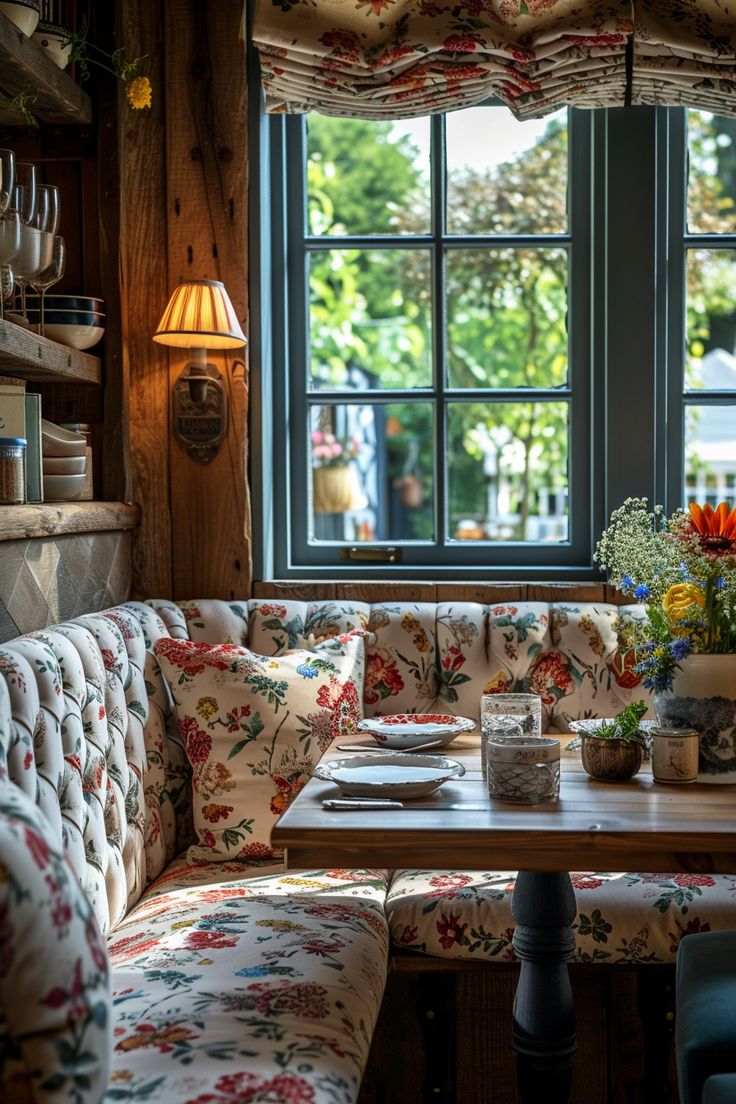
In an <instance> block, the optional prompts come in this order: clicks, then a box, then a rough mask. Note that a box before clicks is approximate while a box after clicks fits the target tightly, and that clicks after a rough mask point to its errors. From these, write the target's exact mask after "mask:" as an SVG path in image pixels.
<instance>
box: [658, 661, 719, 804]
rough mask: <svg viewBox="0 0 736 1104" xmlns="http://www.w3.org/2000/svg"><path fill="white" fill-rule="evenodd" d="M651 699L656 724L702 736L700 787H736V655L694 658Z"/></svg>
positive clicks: (699, 767)
mask: <svg viewBox="0 0 736 1104" xmlns="http://www.w3.org/2000/svg"><path fill="white" fill-rule="evenodd" d="M680 666H681V669H680V670H679V671H676V672H675V677H674V679H673V681H672V690H671V691H669V690H668V691H666V692H664V693H661V694H655V696H654V708H655V711H656V714H657V720H658V722H659V724H661V725H663V726H665V727H667V728H695V729H697V731H698V732H699V733H700V741H699V757H698V782H710V783H731V782H736V655H692V656H688V657H687V659H684V660H683V661H682V663H681V665H680Z"/></svg>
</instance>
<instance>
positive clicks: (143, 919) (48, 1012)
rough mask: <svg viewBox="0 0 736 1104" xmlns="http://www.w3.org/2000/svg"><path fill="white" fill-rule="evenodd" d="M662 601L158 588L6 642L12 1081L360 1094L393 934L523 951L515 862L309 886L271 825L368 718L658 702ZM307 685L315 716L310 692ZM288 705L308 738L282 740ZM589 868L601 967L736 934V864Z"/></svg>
mask: <svg viewBox="0 0 736 1104" xmlns="http://www.w3.org/2000/svg"><path fill="white" fill-rule="evenodd" d="M641 616H642V610H641V609H640V608H639V607H618V606H615V605H613V604H608V603H584V604H580V603H577V604H576V603H572V602H567V603H565V602H561V603H549V602H509V603H502V604H497V605H484V604H480V603H472V602H465V603H458V602H447V603H421V602H403V601H402V602H393V603H392V602H390V601H386V602H373V603H367V602H357V601H355V602H346V601H332V600H325V601H310V602H302V601H296V600H281V599H268V598H257V599H250V600H248V601H243V602H223V601H215V600H203V601H192V602H183V603H179V604H175V603H173V602H170V601H167V600H152V601H150V602H149V603H128V604H126V605H123V606H119V607H116V608H114V609H112V610H108V611H105V612H103V613H100V614H90V615H88V616H85V617H80V618H78V619H76V620H74V621H72V622H68V623H66V624H63V625H58V626H52V627H50V628H48V629H44V630H42V631H39V632H35V633H31V634H29V635H27V636H24V637H19V638H17V639H15V640H12V641H10V642H8V643H6V644H4V645H2V646H1V647H0V763H2V778H1V779H0V812H1V813H2V816H1V817H0V824H1V825H2V829H1V832H0V951H1V952H2V959H1V961H0V1053H2V1070H3V1080H4V1084H5V1086H7V1087H8V1092H10V1090H11V1088H12V1090H13V1091H15V1092H16V1096H18V1098H20V1099H23V1097H22V1096H20V1095H19V1094H20V1091H21V1089H20V1087H21V1086H25V1087H26V1089H28V1087H29V1086H30V1091H29V1092H27V1094H26V1097H25V1098H27V1099H33V1100H39V1101H41V1100H42V1101H47V1100H48V1101H51V1100H53V1101H56V1100H80V1101H84V1102H85V1104H86V1102H87V1101H88V1100H90V1101H91V1100H94V1099H100V1098H101V1096H102V1094H103V1092H104V1097H105V1099H106V1100H107V1101H128V1100H129V1101H138V1100H155V1101H164V1102H168V1101H172V1102H173V1101H177V1102H178V1104H185V1102H186V1104H188V1102H190V1101H191V1102H196V1104H235V1101H264V1102H265V1101H282V1100H283V1101H284V1102H288V1104H292V1102H294V1104H302V1102H304V1104H311V1102H312V1101H314V1102H316V1104H322V1102H324V1104H342V1102H343V1101H345V1102H347V1101H353V1100H355V1099H356V1098H357V1094H358V1087H359V1084H360V1079H361V1075H362V1073H363V1071H364V1069H365V1066H366V1062H367V1058H368V1050H369V1046H370V1042H371V1037H372V1034H373V1031H374V1028H375V1025H376V1020H377V1017H378V1012H379V1007H380V1005H381V999H382V994H383V990H384V984H385V980H386V975H387V969H388V962H389V947H390V945H391V944H392V945H393V948H394V951H395V953H397V954H399V955H402V956H404V958H405V959H406V958H407V957H408V958H411V959H412V960H413V961H415V962H419V961H427V962H429V961H434V962H442V963H446V962H448V961H450V960H453V961H456V962H458V964H462V962H463V961H464V960H465V961H468V962H481V963H483V964H488V963H503V964H506V965H508V963H510V962H511V961H512V960H513V951H512V947H511V928H512V920H511V913H510V895H511V889H512V887H513V881H514V876H515V872H514V871H512V870H504V871H487V872H477V871H476V872H469V871H463V870H462V869H458V870H454V871H394V872H388V871H349V872H348V871H342V870H320V871H306V872H299V874H298V875H294V874H293V873H286V872H285V871H284V870H283V868H282V866H281V864H280V863H279V857H278V856H277V855H274V854H273V853H272V852H271V851H270V849H269V847H268V831H267V826H268V823H269V822H273V820H274V819H275V817H276V816H277V815H278V814H279V812H280V811H282V809H283V808H284V807H285V804H286V803H287V802H288V801H289V800H290V797H291V796H292V795H293V794H294V793H295V792H296V790H297V789H298V788H299V785H301V784H302V782H303V781H304V779H305V778H306V775H307V772H308V769H309V765H310V763H312V762H314V761H315V760H316V758H318V757H319V754H320V752H321V750H323V749H324V747H325V746H327V744H328V743H329V742H330V741H331V740H332V739H333V738H334V737H335V736H338V737H339V736H340V735H341V733H342V732H343V731H346V730H348V729H349V725H350V724H352V723H353V722H354V719H355V717H356V716H357V715H359V714H360V713H361V712H364V713H365V715H368V716H370V715H375V714H378V713H388V712H410V711H428V710H431V711H437V710H442V711H444V712H446V711H451V712H455V713H457V714H461V715H467V716H472V717H475V718H476V719H477V717H478V713H479V702H480V695H481V693H483V691H484V690H505V689H513V690H525V691H526V690H528V691H531V692H533V693H539V694H540V695H541V697H542V702H543V712H544V726H545V728H546V729H547V730H550V731H564V730H565V729H566V727H567V723H568V721H569V719H570V718H573V717H581V716H589V715H610V714H612V713H613V712H615V711H617V710H619V709H620V708H622V706H623V705H625V704H626V703H627V702H628V701H630V700H632V698H635V697H638V696H641V688H640V687H639V686H638V680H637V678H636V675H635V673H634V672H633V671H632V670H631V655H630V654H629V652H628V649H627V646H626V642H627V624H628V623H629V622H630V620H631V619H634V618H637V617H641ZM208 646H210V647H208ZM211 646H217V647H211ZM239 646H247V648H248V649H251V650H252V652H253V653H256V656H255V659H254V658H252V657H251V658H245V659H241V658H238V656H239V655H240V653H239ZM295 650H296V652H295ZM247 655H248V653H246V657H247ZM363 655H364V657H365V668H364V669H363ZM258 657H268V658H265V659H261V658H258ZM289 665H291V666H289ZM162 668H163V671H164V673H165V675H166V678H164V675H163V674H162ZM348 668H349V673H348V674H346V671H348ZM233 680H234V685H235V687H236V689H237V687H238V686H239V687H240V696H239V697H238V696H237V695H236V696H235V697H234V698H233V699H232V700H230V701H228V700H227V693H228V692H230V691H232V688H233ZM243 684H247V688H248V689H247V694H246V697H247V699H248V700H247V701H245V702H243V691H242V686H243ZM297 684H298V685H299V687H300V691H299V692H300V693H302V692H303V687H304V686H305V685H307V686H309V687H310V688H311V690H312V693H313V700H312V699H310V702H311V703H312V704H311V705H310V706H309V707H307V706H304V707H303V706H302V705H301V699H300V704H299V705H297V704H295V701H290V698H289V695H290V694H291V693H292V691H293V688H294V686H296V685H297ZM228 688H229V689H228ZM293 692H294V693H296V691H293ZM172 695H173V698H172ZM174 700H175V702H176V706H177V713H178V725H177V723H176V718H175V715H174V711H173V701H174ZM315 703H316V704H315ZM300 710H301V712H300ZM256 716H257V717H258V721H257V723H256V720H255V718H256ZM287 718H291V720H290V722H289V723H291V724H293V725H295V729H294V731H296V732H297V734H298V747H297V749H296V751H295V750H294V748H293V747H291V746H286V747H285V748H284V749H283V750H281V751H279V752H278V756H277V752H276V749H277V745H278V740H279V738H280V737H279V733H281V732H282V731H283V729H282V725H283V724H285V723H286V719H287ZM269 725H270V727H269ZM224 734H229V735H228V736H227V737H226V738H227V739H228V740H229V741H230V742H229V744H227V745H226V749H227V750H226V755H225V756H224V760H223V761H220V762H216V761H214V760H213V758H212V755H211V751H212V746H211V745H213V742H215V741H216V740H219V739H221V738H222V737H223V736H224ZM243 734H245V735H243ZM268 741H270V743H269V742H268ZM266 744H268V747H267V754H265V757H262V758H261V759H258V758H257V757H256V758H255V759H254V758H252V757H251V758H250V759H249V760H248V763H247V766H246V767H245V768H242V769H241V773H240V774H239V775H238V774H237V770H236V768H237V767H238V764H241V763H242V758H243V757H244V756H247V755H249V754H250V750H251V749H256V748H263V747H266ZM246 745H247V746H246ZM185 748H186V750H185ZM259 754H260V753H259ZM192 768H193V770H194V784H192ZM243 786H244V787H245V790H244V792H245V793H246V794H247V795H249V796H248V797H246V799H245V801H244V802H243V803H242V804H241V806H238V795H239V794H242V792H243ZM264 787H265V789H264ZM257 793H258V794H260V797H259V798H258V801H260V802H261V803H262V800H263V794H264V793H266V794H267V801H266V804H265V806H263V807H260V806H259V809H260V812H259V811H254V809H252V808H250V807H249V806H250V804H251V800H252V804H253V805H254V806H255V805H256V804H257V802H256V797H255V796H253V798H252V799H251V797H250V795H251V794H253V795H256V794H257ZM264 826H265V827H264ZM259 835H260V837H261V838H260V839H257V838H256V837H257V836H259ZM573 880H574V886H575V892H576V899H577V905H578V915H577V917H576V921H575V930H576V941H577V942H576V952H575V958H574V961H576V962H578V963H581V964H590V963H594V964H605V965H608V964H614V963H616V964H618V963H620V964H636V965H637V966H638V965H640V964H647V965H650V964H662V963H672V962H673V961H674V957H675V954H676V951H677V946H678V944H679V942H680V940H681V939H682V936H683V935H684V934H687V933H689V932H696V931H701V930H708V929H714V930H715V929H725V928H732V927H735V926H736V898H735V897H734V892H736V876H734V877H731V876H725V875H723V876H719V877H713V876H709V875H681V874H679V875H670V874H668V873H667V872H664V873H656V872H655V873H652V874H649V875H641V874H636V875H634V874H627V873H625V872H624V873H620V872H610V871H605V872H589V871H588V872H582V873H580V874H576V875H575V876H574V879H573ZM98 931H99V932H101V933H102V936H103V937H104V946H103V943H102V941H101V940H100V939H99V937H98V935H97V934H96V933H97V932H98ZM109 989H111V993H112V998H111V1003H110V997H109V995H108V990H109ZM49 1071H54V1072H52V1073H50V1072H49ZM105 1084H107V1088H106V1089H104V1088H103V1086H104V1085H105ZM9 1098H10V1099H12V1097H9Z"/></svg>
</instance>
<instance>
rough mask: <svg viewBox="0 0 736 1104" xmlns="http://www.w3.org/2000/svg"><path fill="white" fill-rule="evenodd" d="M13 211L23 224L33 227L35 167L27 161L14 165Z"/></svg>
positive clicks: (35, 192) (35, 195)
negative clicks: (16, 212)
mask: <svg viewBox="0 0 736 1104" xmlns="http://www.w3.org/2000/svg"><path fill="white" fill-rule="evenodd" d="M15 196H16V200H15V209H16V210H17V211H18V212H19V213H20V217H21V219H22V220H23V222H25V223H27V224H28V226H33V220H34V218H35V217H36V199H37V184H36V166H35V165H32V164H31V163H30V162H29V161H16V163H15Z"/></svg>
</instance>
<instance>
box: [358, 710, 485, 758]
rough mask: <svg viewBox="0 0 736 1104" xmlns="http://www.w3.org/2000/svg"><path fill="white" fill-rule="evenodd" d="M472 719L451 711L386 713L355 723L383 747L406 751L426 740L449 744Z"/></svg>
mask: <svg viewBox="0 0 736 1104" xmlns="http://www.w3.org/2000/svg"><path fill="white" fill-rule="evenodd" d="M474 728H475V721H473V720H471V718H470V717H454V716H453V715H452V714H451V713H390V714H388V715H387V716H385V717H366V719H365V720H364V721H361V722H360V724H359V725H358V729H359V731H360V732H368V733H370V735H371V736H372V737H373V739H374V740H375V741H376V742H377V743H379V744H382V745H383V747H387V748H396V749H397V750H408V749H409V748H412V747H414V746H416V745H417V744H426V743H429V742H430V741H431V742H432V743H436V744H437V745H438V746H441V745H444V744H449V743H450V741H451V740H454V739H455V737H456V736H458V735H459V734H460V733H461V732H470V731H471V730H472V729H474Z"/></svg>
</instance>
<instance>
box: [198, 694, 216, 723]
mask: <svg viewBox="0 0 736 1104" xmlns="http://www.w3.org/2000/svg"><path fill="white" fill-rule="evenodd" d="M216 712H217V701H216V700H215V698H209V697H207V698H200V699H199V701H198V702H197V713H199V715H200V717H204V719H205V720H206V721H208V720H209V719H210V717H211V716H212V714H213V713H216Z"/></svg>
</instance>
